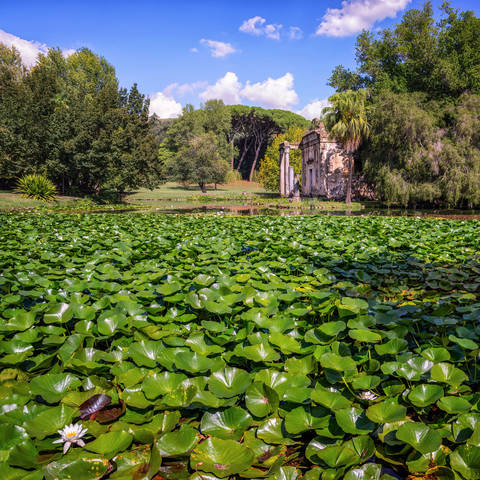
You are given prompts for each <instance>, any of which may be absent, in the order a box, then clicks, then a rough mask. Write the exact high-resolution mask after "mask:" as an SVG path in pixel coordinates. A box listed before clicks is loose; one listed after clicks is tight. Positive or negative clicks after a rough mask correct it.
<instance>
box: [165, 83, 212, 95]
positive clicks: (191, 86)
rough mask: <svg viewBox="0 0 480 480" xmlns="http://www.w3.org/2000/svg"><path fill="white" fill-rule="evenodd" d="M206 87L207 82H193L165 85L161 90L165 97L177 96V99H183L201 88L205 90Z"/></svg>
mask: <svg viewBox="0 0 480 480" xmlns="http://www.w3.org/2000/svg"><path fill="white" fill-rule="evenodd" d="M207 86H208V82H193V83H182V84H180V83H171V84H170V85H167V86H166V87H165V88H164V89H163V93H164V94H165V95H166V96H167V97H173V96H174V95H178V96H179V97H183V96H185V95H187V94H188V93H195V92H196V91H197V90H200V89H201V88H205V87H207Z"/></svg>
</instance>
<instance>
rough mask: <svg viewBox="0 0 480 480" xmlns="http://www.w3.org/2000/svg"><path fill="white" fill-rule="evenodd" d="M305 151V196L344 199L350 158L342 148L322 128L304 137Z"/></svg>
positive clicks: (303, 157)
mask: <svg viewBox="0 0 480 480" xmlns="http://www.w3.org/2000/svg"><path fill="white" fill-rule="evenodd" d="M299 147H300V149H301V150H302V195H303V196H311V197H324V198H328V199H332V200H340V199H344V198H345V194H346V188H347V181H348V156H347V155H346V153H345V151H344V149H343V147H342V145H341V144H340V143H338V142H337V141H336V140H335V139H331V138H329V137H328V134H327V132H326V131H325V128H324V127H323V125H320V127H319V128H317V129H315V130H312V131H310V132H308V133H307V134H305V136H304V137H303V138H302V141H301V142H300V146H299Z"/></svg>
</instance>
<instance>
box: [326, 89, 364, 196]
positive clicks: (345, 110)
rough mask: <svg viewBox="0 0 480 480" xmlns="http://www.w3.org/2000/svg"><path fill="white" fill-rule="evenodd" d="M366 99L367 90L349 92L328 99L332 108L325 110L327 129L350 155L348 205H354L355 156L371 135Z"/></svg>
mask: <svg viewBox="0 0 480 480" xmlns="http://www.w3.org/2000/svg"><path fill="white" fill-rule="evenodd" d="M366 98H367V94H366V90H356V91H353V90H347V91H346V92H341V93H336V94H335V95H332V96H331V97H330V98H329V99H328V100H329V102H330V106H328V107H325V108H324V109H323V114H324V117H323V123H324V125H325V128H326V129H327V131H328V132H329V133H330V134H331V136H333V137H336V138H337V139H338V140H339V141H340V142H341V143H342V144H343V146H344V148H345V150H346V153H347V154H348V158H349V162H348V163H349V165H348V182H347V195H346V197H345V203H347V204H350V203H352V176H353V167H354V158H353V154H354V153H355V152H356V151H357V150H358V147H359V146H360V144H361V142H362V139H363V138H364V137H368V134H369V126H368V120H367V107H366V105H365V103H366Z"/></svg>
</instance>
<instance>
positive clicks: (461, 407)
mask: <svg viewBox="0 0 480 480" xmlns="http://www.w3.org/2000/svg"><path fill="white" fill-rule="evenodd" d="M437 406H438V408H441V409H442V410H443V411H445V412H447V413H451V414H455V413H466V412H469V411H470V410H471V408H472V405H471V403H470V402H468V401H467V400H465V399H464V398H460V397H450V396H447V397H442V398H441V399H440V400H439V401H438V402H437Z"/></svg>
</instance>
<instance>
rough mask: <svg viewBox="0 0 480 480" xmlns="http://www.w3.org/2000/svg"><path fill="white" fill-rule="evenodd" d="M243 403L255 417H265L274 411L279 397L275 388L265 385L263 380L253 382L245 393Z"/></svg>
mask: <svg viewBox="0 0 480 480" xmlns="http://www.w3.org/2000/svg"><path fill="white" fill-rule="evenodd" d="M245 405H246V407H247V409H248V411H249V412H250V413H251V414H252V415H254V416H255V417H265V416H267V415H271V414H272V413H275V412H276V410H277V408H278V405H279V397H278V394H277V392H276V391H275V390H273V389H272V388H270V387H267V386H266V385H265V384H264V383H263V382H255V383H252V384H251V385H250V386H249V387H248V389H247V391H246V393H245Z"/></svg>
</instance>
